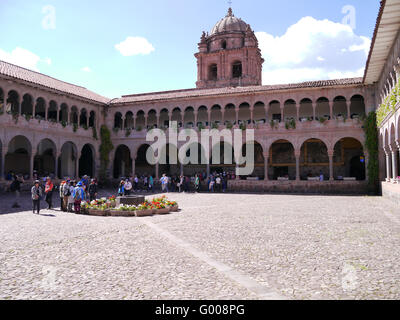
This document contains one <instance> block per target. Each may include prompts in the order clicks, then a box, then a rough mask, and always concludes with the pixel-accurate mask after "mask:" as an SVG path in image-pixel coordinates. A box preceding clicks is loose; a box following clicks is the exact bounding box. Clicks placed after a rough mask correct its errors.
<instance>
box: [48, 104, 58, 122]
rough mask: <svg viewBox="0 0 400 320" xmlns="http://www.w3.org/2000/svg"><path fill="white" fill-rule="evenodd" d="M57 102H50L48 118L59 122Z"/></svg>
mask: <svg viewBox="0 0 400 320" xmlns="http://www.w3.org/2000/svg"><path fill="white" fill-rule="evenodd" d="M57 110H58V109H57V102H55V101H54V100H51V101H50V103H49V108H48V110H47V120H48V121H52V122H57Z"/></svg>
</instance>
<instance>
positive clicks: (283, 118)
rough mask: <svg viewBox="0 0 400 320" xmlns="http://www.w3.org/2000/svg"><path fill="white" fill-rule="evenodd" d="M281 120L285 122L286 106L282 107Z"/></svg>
mask: <svg viewBox="0 0 400 320" xmlns="http://www.w3.org/2000/svg"><path fill="white" fill-rule="evenodd" d="M281 122H285V107H284V106H283V107H281Z"/></svg>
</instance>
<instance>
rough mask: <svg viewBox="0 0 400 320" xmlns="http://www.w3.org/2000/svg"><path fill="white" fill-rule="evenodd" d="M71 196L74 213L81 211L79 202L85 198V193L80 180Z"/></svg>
mask: <svg viewBox="0 0 400 320" xmlns="http://www.w3.org/2000/svg"><path fill="white" fill-rule="evenodd" d="M73 197H74V210H75V213H76V214H80V213H81V202H82V201H83V200H86V193H85V190H83V184H82V182H81V181H79V182H78V183H77V185H76V187H75V188H74V192H73Z"/></svg>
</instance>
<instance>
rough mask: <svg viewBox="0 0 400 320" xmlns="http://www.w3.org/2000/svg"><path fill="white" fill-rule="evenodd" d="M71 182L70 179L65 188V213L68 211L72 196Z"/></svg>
mask: <svg viewBox="0 0 400 320" xmlns="http://www.w3.org/2000/svg"><path fill="white" fill-rule="evenodd" d="M70 188H71V181H70V180H69V179H68V180H67V181H65V184H64V188H63V204H64V210H63V211H65V212H67V211H68V198H69V196H70V195H71V189H70Z"/></svg>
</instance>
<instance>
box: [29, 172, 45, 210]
mask: <svg viewBox="0 0 400 320" xmlns="http://www.w3.org/2000/svg"><path fill="white" fill-rule="evenodd" d="M31 194H32V210H33V214H35V209H36V211H37V214H40V199H41V198H42V195H43V189H42V187H41V186H40V181H39V180H36V181H35V184H34V185H33V187H32V189H31Z"/></svg>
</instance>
